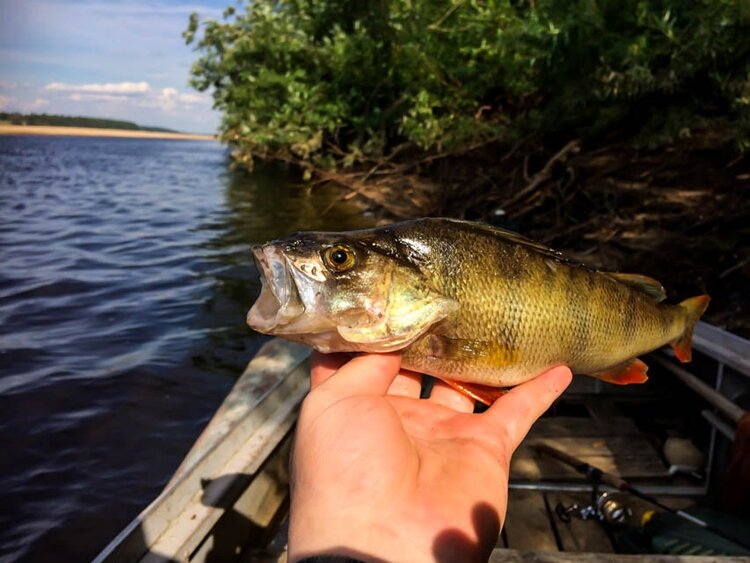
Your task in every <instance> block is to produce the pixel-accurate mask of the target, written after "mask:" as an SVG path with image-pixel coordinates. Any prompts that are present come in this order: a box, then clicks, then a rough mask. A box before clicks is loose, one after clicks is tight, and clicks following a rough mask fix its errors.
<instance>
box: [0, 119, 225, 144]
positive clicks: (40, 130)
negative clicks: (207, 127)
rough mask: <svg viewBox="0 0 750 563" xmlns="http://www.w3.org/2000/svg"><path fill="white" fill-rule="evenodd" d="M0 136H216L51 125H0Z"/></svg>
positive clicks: (196, 138)
mask: <svg viewBox="0 0 750 563" xmlns="http://www.w3.org/2000/svg"><path fill="white" fill-rule="evenodd" d="M0 135H53V136H69V137H124V138H132V139H174V140H180V141H213V140H216V135H201V134H196V133H167V132H162V131H136V130H132V131H131V130H127V129H100V128H95V127H56V126H51V125H11V124H9V123H0Z"/></svg>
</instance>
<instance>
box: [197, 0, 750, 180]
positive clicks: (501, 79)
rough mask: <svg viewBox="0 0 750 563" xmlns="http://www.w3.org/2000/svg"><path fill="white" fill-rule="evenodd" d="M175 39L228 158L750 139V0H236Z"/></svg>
mask: <svg viewBox="0 0 750 563" xmlns="http://www.w3.org/2000/svg"><path fill="white" fill-rule="evenodd" d="M185 38H186V41H187V42H188V43H189V44H194V45H195V47H196V50H197V51H198V53H199V58H198V60H197V61H196V62H195V64H194V66H193V69H192V84H193V86H194V87H196V88H197V89H199V90H201V91H204V90H211V91H212V92H213V95H214V99H215V104H216V107H218V108H219V109H220V110H221V111H222V112H223V124H222V132H223V137H224V139H225V140H228V141H230V142H232V143H233V144H235V145H236V146H237V147H238V148H239V149H240V150H239V151H238V152H237V155H238V157H239V158H241V159H242V158H247V156H248V155H249V154H254V155H258V156H261V157H279V158H287V159H292V160H295V161H298V162H299V161H302V162H311V163H314V164H315V165H318V166H324V167H333V166H346V165H350V164H352V163H354V162H356V161H359V160H362V159H365V158H380V157H383V156H386V155H388V154H389V153H391V152H392V151H393V150H394V149H395V148H396V147H400V148H403V147H406V146H417V147H419V149H421V150H422V151H431V152H451V151H458V150H461V149H462V148H465V147H466V146H467V145H471V144H474V143H481V142H486V141H488V140H490V139H500V140H503V141H507V142H513V141H515V140H517V139H521V138H524V137H526V136H528V135H535V136H538V137H541V138H546V139H557V138H560V137H564V138H569V137H572V136H578V137H581V138H584V139H591V138H595V139H596V138H610V137H612V136H615V137H616V138H618V139H626V140H632V141H635V142H636V143H639V144H642V145H657V144H660V143H664V142H669V141H671V140H673V139H675V138H678V137H685V136H689V135H690V134H691V132H692V131H695V130H699V129H703V128H706V127H717V128H719V129H720V130H721V131H723V132H724V133H725V134H726V135H727V136H728V137H729V138H731V139H732V140H734V141H735V142H736V143H737V145H738V146H739V147H740V148H743V149H745V148H748V147H750V3H748V2H747V0H527V1H521V0H453V1H452V2H451V1H446V0H435V1H430V2H426V1H424V2H417V1H415V0H390V1H385V0H377V1H376V0H357V1H356V2H352V1H347V0H276V1H269V0H253V1H252V2H248V3H246V4H243V3H242V2H241V0H240V4H239V6H238V7H237V8H235V7H230V8H228V9H227V10H226V12H225V13H224V18H223V20H220V21H216V20H206V21H202V22H201V21H199V20H198V18H197V16H196V15H195V14H194V15H193V16H192V17H191V20H190V24H189V27H188V29H187V31H186V32H185Z"/></svg>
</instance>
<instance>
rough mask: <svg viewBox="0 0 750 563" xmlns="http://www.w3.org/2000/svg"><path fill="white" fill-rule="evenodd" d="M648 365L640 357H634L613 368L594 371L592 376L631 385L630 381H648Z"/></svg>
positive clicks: (617, 383)
mask: <svg viewBox="0 0 750 563" xmlns="http://www.w3.org/2000/svg"><path fill="white" fill-rule="evenodd" d="M647 371H648V366H647V365H646V364H644V363H643V362H642V361H641V360H639V359H638V358H632V359H630V360H627V361H625V362H622V363H621V364H618V365H616V366H612V367H611V368H607V369H604V370H602V371H597V372H596V373H592V374H591V376H592V377H596V378H597V379H601V380H602V381H606V382H608V383H614V384H615V385H629V384H630V383H645V382H646V381H648V375H646V372H647Z"/></svg>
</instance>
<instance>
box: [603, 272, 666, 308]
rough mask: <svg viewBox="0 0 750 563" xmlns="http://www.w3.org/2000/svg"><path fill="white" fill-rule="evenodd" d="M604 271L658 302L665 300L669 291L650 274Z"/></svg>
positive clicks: (605, 273)
mask: <svg viewBox="0 0 750 563" xmlns="http://www.w3.org/2000/svg"><path fill="white" fill-rule="evenodd" d="M602 273H603V274H604V275H605V276H609V277H610V278H612V279H613V280H616V281H618V282H620V283H624V284H625V285H629V286H630V287H632V288H634V289H637V290H638V291H640V292H642V293H645V294H646V295H648V296H649V297H650V298H651V299H653V300H654V301H656V302H657V303H660V302H661V301H664V299H666V297H667V293H666V291H664V286H663V285H661V284H660V283H659V282H658V281H656V280H655V279H654V278H649V277H648V276H643V275H641V274H621V273H619V272H602Z"/></svg>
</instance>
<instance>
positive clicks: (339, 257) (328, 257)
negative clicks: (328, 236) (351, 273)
mask: <svg viewBox="0 0 750 563" xmlns="http://www.w3.org/2000/svg"><path fill="white" fill-rule="evenodd" d="M323 261H324V262H325V264H326V266H328V267H329V268H330V269H332V270H334V271H335V272H345V271H346V270H349V269H351V268H352V267H353V266H354V251H353V250H352V249H351V248H349V247H348V246H345V245H343V244H337V245H336V246H332V247H331V248H326V249H325V250H324V251H323Z"/></svg>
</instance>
